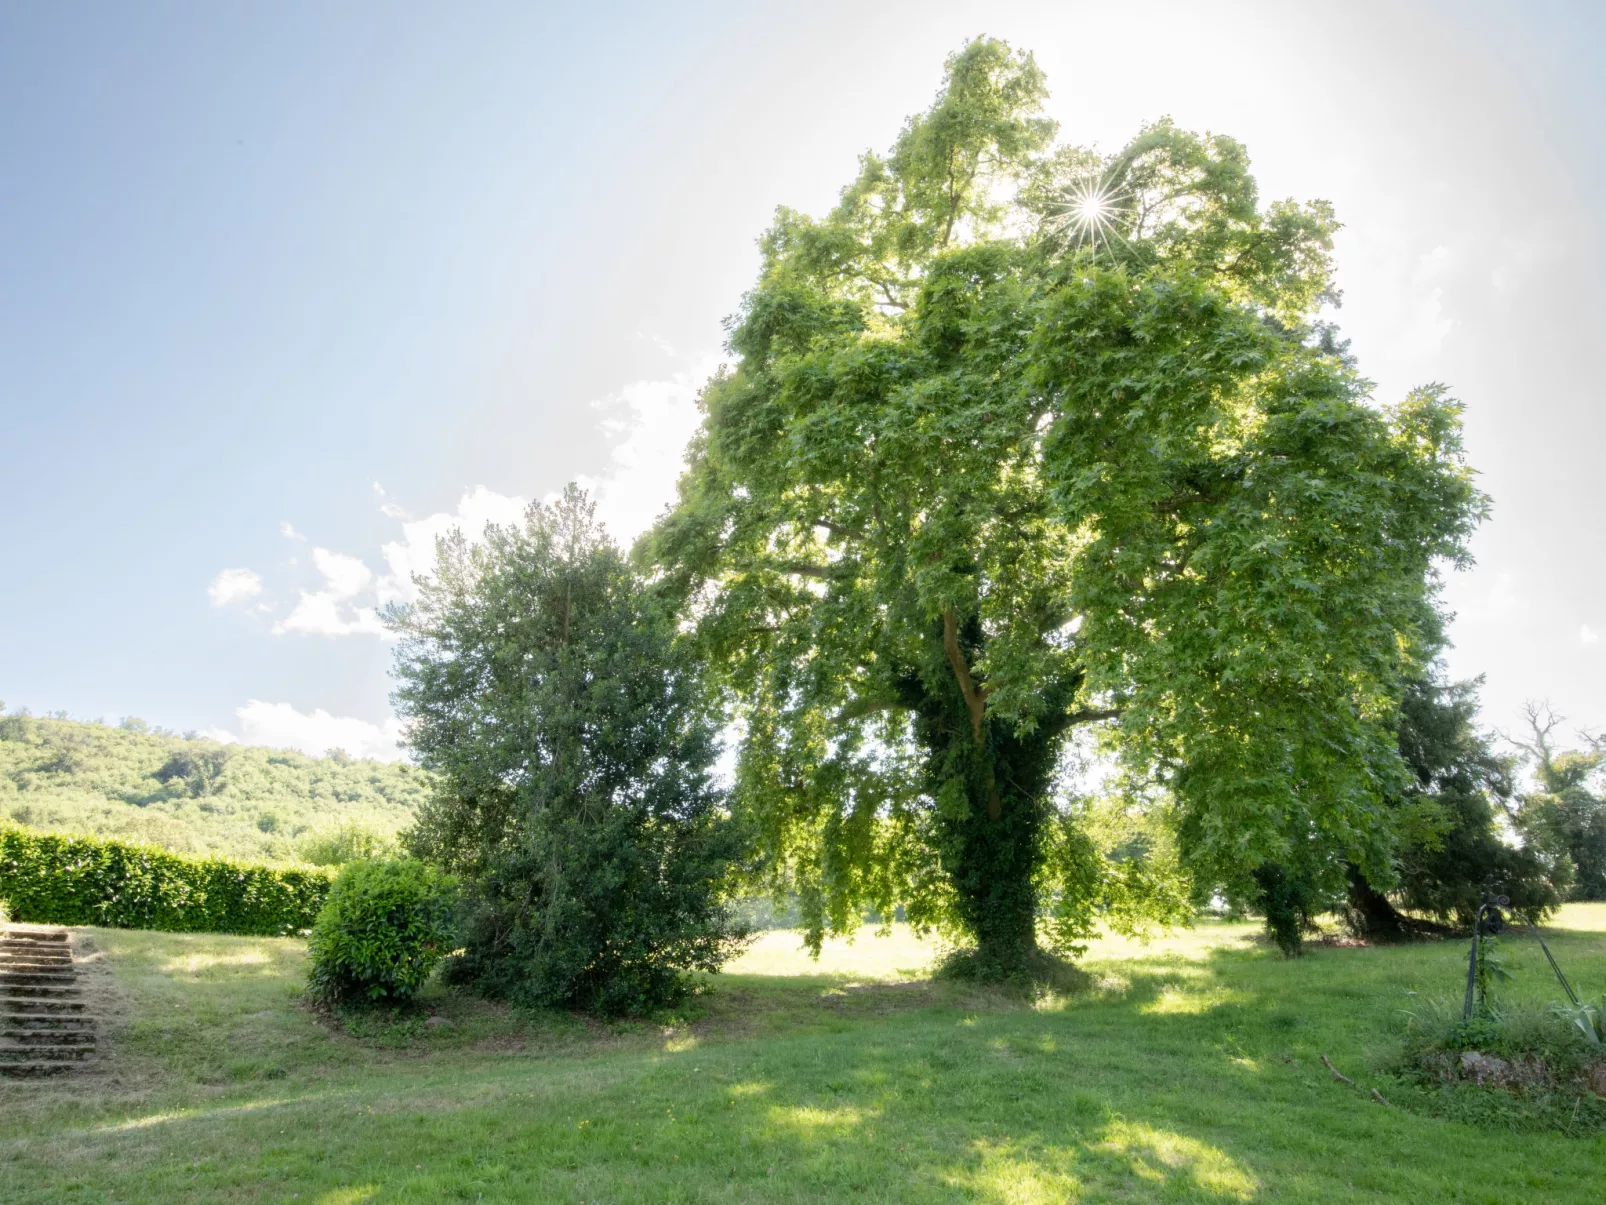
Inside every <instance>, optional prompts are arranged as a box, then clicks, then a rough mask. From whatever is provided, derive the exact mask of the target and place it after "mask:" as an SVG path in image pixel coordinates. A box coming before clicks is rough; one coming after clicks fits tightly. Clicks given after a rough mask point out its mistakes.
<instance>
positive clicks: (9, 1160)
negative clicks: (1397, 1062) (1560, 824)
mask: <svg viewBox="0 0 1606 1205" xmlns="http://www.w3.org/2000/svg"><path fill="white" fill-rule="evenodd" d="M1552 934H1553V936H1551V937H1550V940H1551V945H1552V948H1553V949H1554V950H1555V952H1556V955H1557V957H1558V958H1559V959H1561V960H1562V963H1563V965H1564V966H1565V967H1566V968H1567V970H1568V972H1569V974H1570V975H1571V976H1572V977H1573V979H1574V980H1575V982H1578V983H1579V984H1580V985H1581V986H1582V987H1586V988H1588V989H1590V990H1599V989H1600V988H1601V987H1606V907H1602V906H1578V905H1574V906H1571V907H1569V908H1568V909H1567V910H1566V912H1565V913H1564V914H1563V916H1562V918H1561V920H1560V921H1559V922H1558V924H1557V926H1556V927H1555V929H1554V930H1552ZM80 935H81V939H83V938H87V942H88V943H89V944H90V945H92V946H93V947H94V948H95V951H96V952H94V953H92V954H91V957H92V958H95V959H98V960H100V961H102V962H104V963H105V964H106V966H107V967H108V968H109V970H110V974H109V976H108V978H109V979H110V980H112V983H111V984H109V985H108V987H107V991H108V992H109V993H111V995H110V996H109V997H108V998H109V999H112V1000H113V1001H114V1003H115V1006H116V1007H117V1008H118V1009H120V1010H121V1016H122V1017H123V1018H124V1021H123V1027H122V1029H121V1030H120V1032H118V1033H116V1034H115V1035H114V1042H113V1048H114V1055H113V1057H112V1058H111V1059H110V1060H109V1066H108V1069H107V1070H106V1071H104V1072H103V1073H101V1074H100V1075H99V1076H98V1077H94V1078H88V1079H84V1080H79V1081H75V1082H70V1083H61V1084H55V1085H49V1086H46V1087H44V1088H42V1089H41V1088H40V1087H38V1086H35V1085H26V1084H24V1085H8V1086H7V1087H5V1088H4V1089H3V1094H0V1199H4V1200H5V1201H7V1202H19V1203H20V1202H46V1201H49V1202H57V1201H103V1200H107V1201H109V1200H114V1199H115V1200H117V1201H246V1200H261V1201H288V1200H299V1201H316V1202H323V1203H331V1205H332V1203H335V1202H391V1201H457V1200H463V1201H476V1200H485V1201H576V1202H578V1201H586V1202H595V1201H601V1202H626V1201H671V1202H682V1201H684V1202H691V1201H710V1202H733V1203H734V1202H740V1201H749V1202H758V1201H773V1202H792V1201H797V1202H802V1201H822V1200H847V1201H852V1200H865V1201H911V1202H928V1201H929V1202H958V1201H983V1202H1010V1203H1017V1202H1018V1203H1031V1202H1051V1201H1052V1202H1059V1201H1279V1202H1280V1201H1328V1200H1333V1201H1337V1200H1344V1201H1352V1200H1368V1199H1370V1200H1379V1201H1382V1200H1400V1199H1413V1198H1414V1199H1417V1200H1421V1201H1467V1202H1527V1201H1537V1200H1544V1201H1558V1202H1569V1201H1578V1202H1584V1201H1590V1202H1594V1201H1598V1200H1600V1195H1601V1189H1600V1176H1601V1170H1600V1169H1601V1168H1602V1167H1606V1138H1602V1137H1600V1136H1595V1137H1588V1138H1566V1137H1562V1136H1559V1135H1554V1134H1517V1133H1510V1132H1506V1131H1500V1130H1489V1129H1481V1128H1476V1127H1473V1126H1469V1125H1466V1124H1462V1123H1458V1122H1452V1121H1444V1120H1439V1119H1436V1118H1434V1117H1432V1116H1430V1115H1428V1113H1427V1112H1425V1111H1424V1112H1416V1111H1411V1109H1412V1108H1414V1107H1416V1106H1424V1105H1429V1104H1431V1101H1427V1100H1419V1099H1416V1098H1415V1097H1413V1095H1412V1094H1413V1093H1420V1092H1421V1091H1422V1090H1420V1089H1414V1088H1411V1087H1410V1086H1408V1085H1405V1084H1402V1083H1400V1082H1398V1081H1395V1080H1393V1079H1392V1078H1390V1077H1388V1076H1387V1075H1386V1074H1384V1072H1383V1070H1382V1068H1384V1067H1385V1066H1386V1065H1387V1064H1388V1062H1389V1060H1390V1059H1391V1057H1392V1056H1393V1053H1394V1051H1395V1050H1396V1049H1397V1043H1398V1035H1399V1033H1400V1027H1401V1013H1400V1010H1401V1009H1402V1008H1407V1007H1410V1006H1411V1005H1412V1003H1413V1002H1414V1001H1416V1000H1418V999H1420V998H1421V997H1422V996H1423V995H1427V994H1440V995H1454V994H1455V993H1456V992H1457V990H1458V983H1459V977H1460V974H1461V973H1462V969H1463V968H1464V961H1463V958H1464V953H1465V951H1464V948H1463V947H1462V946H1461V945H1460V944H1459V943H1455V944H1444V945H1430V946H1418V947H1409V948H1375V949H1321V948H1318V949H1315V950H1313V951H1312V953H1311V954H1310V955H1309V956H1307V957H1306V958H1304V959H1302V960H1300V961H1298V962H1293V963H1287V962H1284V961H1282V960H1281V959H1280V958H1279V957H1277V956H1276V954H1275V953H1274V952H1272V951H1269V950H1268V949H1267V948H1266V947H1264V946H1263V945H1261V944H1260V943H1258V942H1257V941H1255V940H1254V939H1253V930H1252V929H1251V928H1249V927H1246V926H1228V925H1220V924H1211V925H1204V926H1201V927H1200V928H1199V929H1196V930H1193V931H1190V932H1187V933H1183V934H1179V935H1176V936H1174V937H1172V938H1168V939H1165V940H1161V941H1156V942H1155V943H1153V944H1152V945H1150V946H1148V947H1144V946H1141V945H1138V944H1136V943H1129V942H1122V941H1118V940H1106V941H1104V942H1100V943H1097V944H1096V945H1095V947H1094V949H1093V950H1092V951H1091V952H1090V954H1089V956H1088V958H1087V959H1086V960H1085V961H1084V967H1085V969H1086V971H1087V973H1088V984H1087V987H1086V989H1085V990H1083V991H1080V992H1078V993H1076V994H1074V995H1070V996H1066V997H1059V998H1054V997H1050V998H1045V999H1041V1000H1038V1001H1036V1002H1031V1003H1027V1002H1022V1001H1019V1000H1012V999H1009V998H1007V997H1002V996H994V995H990V994H988V993H985V992H980V991H976V990H975V989H969V990H966V989H962V988H960V987H958V986H956V985H946V984H933V983H931V982H930V981H928V980H926V979H924V978H922V977H921V970H922V968H923V967H924V966H926V965H929V963H930V961H931V960H932V958H933V955H934V954H935V951H934V949H933V948H932V947H930V946H929V945H925V944H923V943H920V942H917V941H915V940H914V939H913V938H912V937H910V935H909V934H908V933H907V932H906V931H902V930H896V931H894V933H893V934H892V935H891V936H890V937H888V938H883V939H876V938H872V937H870V936H869V935H868V934H866V935H865V936H863V937H861V938H860V939H859V941H858V942H856V943H854V944H853V945H851V946H847V945H835V946H832V947H830V948H828V949H827V950H826V952H825V956H824V957H823V958H822V960H821V962H820V963H819V964H814V963H811V962H810V961H809V960H808V959H807V957H806V956H804V955H801V954H799V953H798V952H797V951H796V949H795V940H796V939H795V937H794V936H792V935H786V934H770V935H766V936H765V937H764V938H762V939H761V941H760V942H759V943H758V944H757V945H756V946H755V948H754V949H753V950H751V951H750V952H749V953H748V954H747V955H746V956H745V957H744V958H743V959H742V960H741V961H740V962H739V963H738V964H737V965H736V966H735V967H733V968H732V973H731V974H728V975H725V976H721V977H719V978H718V980H717V981H716V982H715V984H714V987H713V990H712V991H711V992H710V993H709V994H707V995H705V996H703V997H700V998H699V999H698V1000H696V1001H695V1002H694V1004H693V1006H692V1007H691V1008H690V1009H689V1010H688V1012H687V1015H686V1016H684V1017H681V1018H677V1019H674V1020H672V1021H667V1022H663V1023H658V1024H643V1023H638V1024H627V1025H615V1026H601V1025H597V1024H594V1023H591V1022H587V1021H584V1020H580V1019H577V1018H573V1017H569V1016H565V1015H555V1014H535V1015H518V1014H515V1013H511V1012H509V1011H507V1010H504V1009H500V1008H496V1007H493V1006H490V1005H487V1004H484V1003H481V1002H476V1001H472V1000H466V999H463V998H460V997H456V996H451V995H447V994H444V993H438V992H437V993H432V994H431V995H430V997H429V998H428V1000H427V1005H428V1007H429V1009H430V1010H432V1011H433V1012H434V1013H435V1014H436V1015H437V1016H438V1017H440V1018H444V1019H446V1020H449V1021H450V1022H451V1025H450V1026H444V1025H437V1026H427V1025H425V1024H424V1022H423V1020H422V1018H415V1019H413V1020H411V1021H408V1022H406V1023H403V1024H401V1025H398V1026H388V1027H387V1026H377V1025H376V1026H368V1027H365V1028H364V1029H363V1030H362V1031H361V1033H362V1036H353V1035H352V1034H350V1033H343V1032H338V1031H336V1030H333V1029H331V1028H330V1027H328V1026H326V1025H325V1024H323V1023H322V1022H321V1021H320V1020H319V1019H318V1018H316V1017H314V1016H313V1015H312V1014H310V1013H308V1012H307V1011H306V1010H304V1009H303V1008H302V1007H301V1006H300V1004H299V1002H298V999H297V993H298V991H299V976H300V973H301V966H302V953H301V947H300V944H299V943H297V942H292V941H280V940H265V939H246V938H216V937H191V936H185V935H175V934H151V933H126V932H113V931H104V930H85V931H80ZM1506 956H1507V964H1508V966H1509V967H1510V968H1511V969H1512V970H1513V973H1514V974H1515V976H1516V978H1515V980H1514V982H1513V983H1512V984H1511V985H1509V988H1510V992H1511V994H1512V995H1513V996H1521V995H1529V996H1532V997H1533V998H1535V999H1550V998H1553V997H1554V996H1555V995H1556V994H1557V993H1556V991H1555V990H1554V988H1553V981H1551V980H1549V979H1548V978H1547V976H1548V970H1547V968H1546V967H1545V965H1544V960H1543V956H1542V955H1541V954H1540V953H1539V951H1538V948H1537V946H1535V945H1534V943H1532V942H1531V941H1525V940H1524V939H1522V938H1520V937H1513V938H1511V939H1509V940H1508V942H1507V943H1506ZM1413 992H1414V993H1417V994H1416V995H1414V996H1413V995H1412V994H1411V993H1413ZM1322 1054H1327V1055H1328V1056H1329V1057H1331V1058H1332V1059H1333V1061H1334V1062H1335V1063H1336V1064H1337V1065H1338V1066H1339V1067H1340V1068H1341V1069H1342V1070H1344V1071H1345V1072H1346V1073H1347V1074H1348V1075H1350V1076H1351V1077H1352V1078H1354V1079H1355V1080H1356V1081H1358V1084H1359V1087H1357V1088H1350V1087H1347V1086H1345V1085H1342V1084H1340V1083H1337V1082H1335V1081H1334V1080H1333V1079H1332V1078H1331V1076H1330V1075H1329V1074H1328V1072H1327V1070H1326V1068H1324V1067H1323V1066H1322V1064H1321V1062H1320V1056H1321V1055H1322ZM1373 1087H1376V1088H1378V1089H1380V1090H1381V1091H1382V1093H1383V1094H1384V1095H1385V1096H1386V1097H1388V1098H1389V1099H1390V1100H1392V1101H1393V1102H1394V1105H1395V1106H1396V1107H1386V1106H1384V1105H1380V1104H1378V1103H1376V1102H1375V1101H1373V1100H1372V1099H1371V1097H1370V1095H1369V1090H1370V1089H1371V1088H1373ZM1398 1106H1407V1107H1398Z"/></svg>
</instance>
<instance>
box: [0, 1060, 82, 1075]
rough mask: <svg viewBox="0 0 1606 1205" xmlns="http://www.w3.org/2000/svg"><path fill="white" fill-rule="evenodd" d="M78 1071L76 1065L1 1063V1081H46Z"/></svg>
mask: <svg viewBox="0 0 1606 1205" xmlns="http://www.w3.org/2000/svg"><path fill="white" fill-rule="evenodd" d="M76 1070H78V1065H77V1064H76V1063H0V1079H45V1078H46V1077H48V1076H52V1075H68V1074H70V1073H72V1072H74V1071H76Z"/></svg>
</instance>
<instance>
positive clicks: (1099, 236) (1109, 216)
mask: <svg viewBox="0 0 1606 1205" xmlns="http://www.w3.org/2000/svg"><path fill="white" fill-rule="evenodd" d="M1060 195H1061V198H1062V200H1061V201H1060V203H1059V204H1057V205H1056V206H1054V208H1053V210H1052V211H1051V212H1050V214H1049V216H1048V220H1047V221H1046V222H1045V223H1044V225H1045V228H1046V229H1047V230H1048V231H1049V232H1050V233H1051V234H1054V235H1057V236H1058V237H1060V238H1063V239H1064V240H1065V241H1066V242H1067V243H1068V244H1070V245H1071V246H1086V247H1091V248H1092V249H1093V250H1095V251H1097V250H1098V247H1099V244H1100V243H1101V242H1102V243H1103V244H1104V245H1106V246H1108V245H1109V243H1110V240H1111V239H1112V238H1120V237H1121V235H1120V231H1119V229H1118V227H1117V225H1116V222H1117V219H1118V218H1119V217H1120V214H1121V204H1122V202H1123V201H1125V200H1126V198H1127V194H1126V193H1125V192H1122V191H1117V190H1116V189H1115V188H1114V187H1113V186H1112V184H1111V182H1110V181H1108V180H1106V179H1105V178H1104V177H1103V176H1097V175H1089V176H1083V177H1081V178H1080V179H1077V180H1073V181H1071V182H1070V183H1069V184H1067V185H1066V186H1065V188H1064V190H1063V191H1062V192H1061V194H1060Z"/></svg>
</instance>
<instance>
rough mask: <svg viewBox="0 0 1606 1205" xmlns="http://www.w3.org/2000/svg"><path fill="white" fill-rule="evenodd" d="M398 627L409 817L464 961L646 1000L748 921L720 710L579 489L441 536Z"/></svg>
mask: <svg viewBox="0 0 1606 1205" xmlns="http://www.w3.org/2000/svg"><path fill="white" fill-rule="evenodd" d="M420 585H421V594H420V597H419V599H418V601H417V603H416V604H413V605H411V606H406V607H396V608H393V609H392V610H391V611H390V613H389V615H388V621H389V622H390V624H391V625H392V627H393V629H394V630H396V631H397V632H398V633H399V634H400V635H401V636H402V638H403V640H402V644H401V646H400V649H399V651H398V656H397V665H396V673H397V677H398V678H399V680H400V687H399V689H398V690H397V692H396V694H395V703H396V707H397V711H398V713H399V714H400V715H402V716H404V717H405V718H406V720H407V722H408V725H409V727H408V732H409V740H410V742H411V744H412V747H413V748H414V750H415V751H416V752H417V753H418V756H419V759H420V761H421V762H422V763H423V764H424V765H425V766H426V767H428V768H429V769H430V770H432V771H434V772H435V774H436V775H437V779H438V783H439V787H438V790H437V792H436V794H435V795H434V797H433V798H432V799H431V801H430V802H429V803H427V804H426V805H425V806H424V807H423V808H422V809H421V811H420V816H419V820H418V824H417V826H416V827H415V828H414V829H413V830H412V831H411V832H410V834H409V835H408V844H409V846H410V847H411V848H412V850H414V851H415V852H416V853H418V854H420V855H422V856H424V857H425V858H427V859H430V860H432V861H435V862H438V863H440V864H443V865H445V866H446V867H447V868H449V869H450V870H452V871H453V872H455V873H457V874H458V875H459V876H460V878H461V880H462V883H463V889H464V896H465V900H466V903H465V909H466V911H465V922H464V923H465V928H464V933H463V942H464V946H465V947H466V950H465V953H464V954H463V955H462V956H461V957H460V958H458V959H457V960H456V961H455V963H454V964H452V965H450V966H449V967H448V968H447V970H448V974H449V975H450V976H451V977H453V978H454V979H456V980H458V981H466V982H472V983H473V984H475V985H476V986H477V987H478V988H479V989H481V990H483V991H485V992H488V993H491V994H495V995H502V996H506V997H510V998H512V999H515V1000H522V1001H524V1002H527V1003H534V1004H542V1005H553V1004H564V1005H572V1006H577V1007H585V1008H595V1009H598V1010H600V1011H603V1012H638V1011H641V1010H644V1009H650V1008H652V1007H654V1006H657V1005H661V1004H665V1003H668V1002H670V1001H672V1000H673V999H674V998H675V997H676V996H677V995H678V993H679V992H680V991H681V990H682V989H683V987H684V985H685V983H684V974H683V972H685V971H688V970H694V969H697V970H717V969H718V968H719V966H720V964H721V963H722V962H723V961H724V960H725V958H726V957H727V956H728V955H729V954H730V953H731V952H732V951H733V949H734V948H735V946H736V945H737V943H738V942H739V940H740V934H739V932H738V931H737V929H736V927H735V926H734V924H733V923H732V922H731V921H730V919H729V917H728V915H727V913H726V911H725V909H724V907H723V905H722V903H721V900H720V894H719V893H720V887H721V883H722V881H723V879H724V876H725V873H726V871H727V869H728V868H729V867H730V865H731V864H732V863H733V862H734V861H735V859H736V857H737V855H738V851H739V846H738V843H737V840H736V830H735V829H734V827H733V826H732V825H731V824H730V823H729V822H728V820H726V819H725V818H724V817H723V813H722V811H721V806H720V805H721V799H720V795H719V792H718V791H717V790H716V788H715V786H714V785H713V783H712V782H711V780H710V776H709V770H710V766H711V765H712V763H713V761H714V758H715V755H716V753H717V747H716V743H715V729H714V727H713V725H712V724H711V722H710V715H709V712H708V709H707V708H706V707H705V705H704V701H703V694H702V691H701V688H700V686H699V683H698V679H697V676H696V675H695V673H694V672H693V667H691V666H690V665H689V664H688V663H687V661H686V660H685V658H684V657H683V656H682V655H681V654H680V653H679V652H678V651H677V650H676V649H675V648H674V646H673V638H674V627H673V623H672V621H671V618H670V616H668V615H667V614H666V613H664V612H663V611H662V610H661V609H660V608H658V607H657V606H656V605H655V604H654V603H653V601H652V600H650V599H649V597H648V596H647V594H646V593H645V592H644V590H643V588H642V586H641V584H640V582H639V581H638V580H637V578H636V576H635V575H634V574H633V573H632V572H631V570H630V568H629V567H628V565H627V564H626V563H625V562H624V560H623V559H622V558H621V557H620V555H619V553H618V552H617V551H616V550H615V549H614V547H613V545H612V544H611V543H609V541H608V539H607V536H606V534H605V533H604V531H603V529H602V528H601V526H600V525H599V524H598V523H597V522H596V520H595V517H594V514H593V507H592V506H591V504H590V503H589V502H587V501H586V499H585V497H584V495H583V494H581V493H580V492H579V491H577V490H574V489H573V488H572V487H571V489H570V490H569V491H567V492H566V493H565V494H564V496H563V498H562V499H561V500H560V501H559V502H558V503H556V504H555V505H553V506H541V505H539V504H538V505H535V506H532V507H531V508H530V510H529V512H528V514H527V516H526V519H525V522H524V524H523V525H522V526H511V527H494V526H493V527H488V528H487V529H486V533H485V542H484V543H483V544H470V543H469V542H468V541H467V540H465V539H464V538H463V536H462V534H461V533H460V532H459V533H457V534H455V535H454V536H453V537H452V538H450V539H447V540H444V541H442V543H441V545H440V549H439V559H438V563H437V566H436V573H435V576H434V577H433V578H432V579H429V580H426V581H422V582H421V584H420Z"/></svg>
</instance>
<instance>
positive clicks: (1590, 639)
mask: <svg viewBox="0 0 1606 1205" xmlns="http://www.w3.org/2000/svg"><path fill="white" fill-rule="evenodd" d="M1578 643H1579V644H1583V645H1590V644H1599V643H1600V633H1599V632H1597V631H1595V629H1594V628H1592V627H1590V626H1589V625H1588V624H1587V623H1586V624H1584V626H1583V627H1581V628H1579V629H1578Z"/></svg>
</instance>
